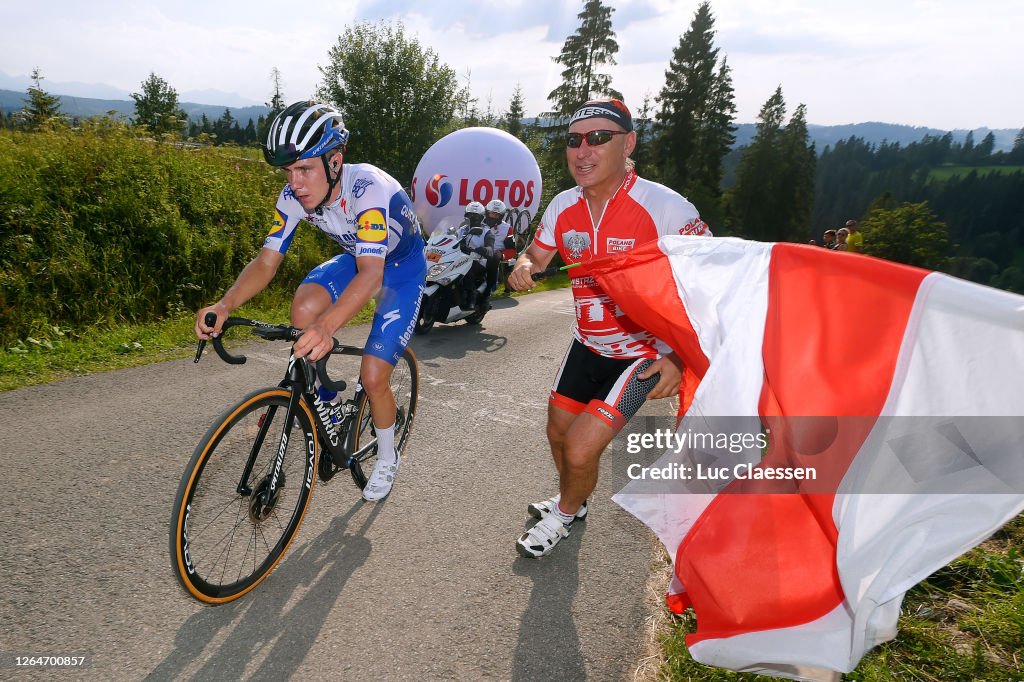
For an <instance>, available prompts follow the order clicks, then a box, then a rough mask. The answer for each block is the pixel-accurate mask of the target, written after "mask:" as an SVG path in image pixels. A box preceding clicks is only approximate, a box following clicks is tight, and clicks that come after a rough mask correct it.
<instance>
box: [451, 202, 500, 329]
mask: <svg viewBox="0 0 1024 682" xmlns="http://www.w3.org/2000/svg"><path fill="white" fill-rule="evenodd" d="M485 213H486V211H485V210H484V205H483V204H481V203H480V202H479V201H472V202H470V203H469V205H467V206H466V222H465V223H464V228H463V229H464V230H465V231H464V233H463V234H464V235H465V239H463V240H462V244H460V245H459V248H460V249H461V250H462V252H463V253H464V254H466V255H470V254H474V253H475V254H477V255H479V256H480V257H482V258H483V259H484V262H485V263H486V264H487V265H486V266H484V265H482V264H481V263H480V261H474V263H473V266H472V267H471V268H470V270H469V272H467V273H466V278H465V281H464V287H463V292H464V296H463V304H462V306H460V307H461V308H463V309H464V310H469V309H471V308H475V307H476V305H477V303H478V302H477V300H476V298H477V293H476V288H477V286H479V283H480V280H481V278H483V277H484V276H485V275H486V276H487V277H488V286H487V287H486V288H485V289H484V292H483V294H481V301H479V303H480V304H482V305H484V306H485V307H487V308H490V305H488V304H487V299H488V298H490V295H491V291H492V290H493V287H492V286H490V270H491V262H492V261H493V262H494V269H495V273H497V267H498V260H497V256H496V255H495V252H494V244H495V239H494V232H493V231H492V230H490V229H488V228H487V227H486V226H485V225H484V219H485ZM495 279H497V274H495Z"/></svg>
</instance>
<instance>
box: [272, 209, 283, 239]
mask: <svg viewBox="0 0 1024 682" xmlns="http://www.w3.org/2000/svg"><path fill="white" fill-rule="evenodd" d="M287 222H288V216H286V215H285V214H284V213H281V211H279V210H277V209H274V219H273V220H272V221H271V223H270V234H268V235H267V236H268V237H275V236H277V235H278V234H280V233H281V232H282V231H283V230H284V226H285V223H287Z"/></svg>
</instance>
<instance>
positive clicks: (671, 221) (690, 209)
mask: <svg viewBox="0 0 1024 682" xmlns="http://www.w3.org/2000/svg"><path fill="white" fill-rule="evenodd" d="M673 194H675V193H673ZM676 234H682V235H692V236H703V237H713V236H714V235H713V234H711V228H710V227H708V225H707V223H705V222H704V221H703V220H701V217H700V214H699V213H698V212H697V207H696V206H694V205H693V204H692V203H690V201H689V200H688V199H686V198H684V197H682V196H679V195H678V194H675V196H674V197H673V200H672V201H668V202H666V204H665V211H664V213H663V214H662V219H661V220H659V221H658V235H659V236H662V237H664V236H668V235H676Z"/></svg>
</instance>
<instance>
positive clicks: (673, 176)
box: [656, 2, 736, 217]
mask: <svg viewBox="0 0 1024 682" xmlns="http://www.w3.org/2000/svg"><path fill="white" fill-rule="evenodd" d="M714 26H715V19H714V16H713V15H712V14H711V6H710V4H709V3H708V2H703V3H701V5H700V6H699V7H698V8H697V12H696V14H695V15H694V17H693V21H692V22H691V24H690V27H689V28H688V29H687V31H686V33H684V34H683V36H682V37H681V38H680V39H679V45H678V46H677V47H676V48H675V50H674V51H673V53H672V61H671V62H670V63H669V69H668V71H666V72H665V85H664V87H663V88H662V90H661V94H660V96H659V97H658V100H659V101H660V103H661V108H660V109H659V111H658V114H657V131H658V136H657V140H658V149H657V154H656V157H657V160H658V168H659V170H660V172H661V179H662V181H663V182H665V183H666V184H668V185H670V186H671V187H674V188H675V189H677V190H679V191H680V192H682V193H683V194H686V195H687V196H689V197H690V198H691V199H693V200H694V201H695V202H696V203H697V205H698V206H699V207H700V210H701V212H702V213H707V212H710V213H711V214H714V215H715V216H716V217H717V215H718V213H719V212H720V211H719V206H718V204H719V198H720V196H721V189H720V185H721V182H722V172H723V171H722V159H723V158H724V157H725V155H726V154H728V153H729V150H730V148H731V147H732V143H733V142H734V141H735V139H736V138H735V135H734V132H735V130H736V127H735V126H734V125H733V119H734V117H735V114H736V106H735V103H734V94H733V87H732V75H731V71H730V69H729V65H728V62H727V60H726V58H725V57H722V59H721V60H720V61H719V59H718V54H719V50H718V48H716V47H715V46H714V37H715V31H714Z"/></svg>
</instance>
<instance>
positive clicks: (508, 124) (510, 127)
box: [501, 83, 526, 138]
mask: <svg viewBox="0 0 1024 682" xmlns="http://www.w3.org/2000/svg"><path fill="white" fill-rule="evenodd" d="M525 116H526V111H525V110H524V109H523V89H522V87H520V85H519V83H516V89H515V90H514V91H513V92H512V100H511V101H510V102H509V103H508V113H506V114H505V116H504V117H503V118H502V126H501V127H502V128H504V129H505V130H507V131H508V132H509V133H510V134H512V135H515V136H516V137H519V138H521V136H522V134H523V118H524V117H525Z"/></svg>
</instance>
